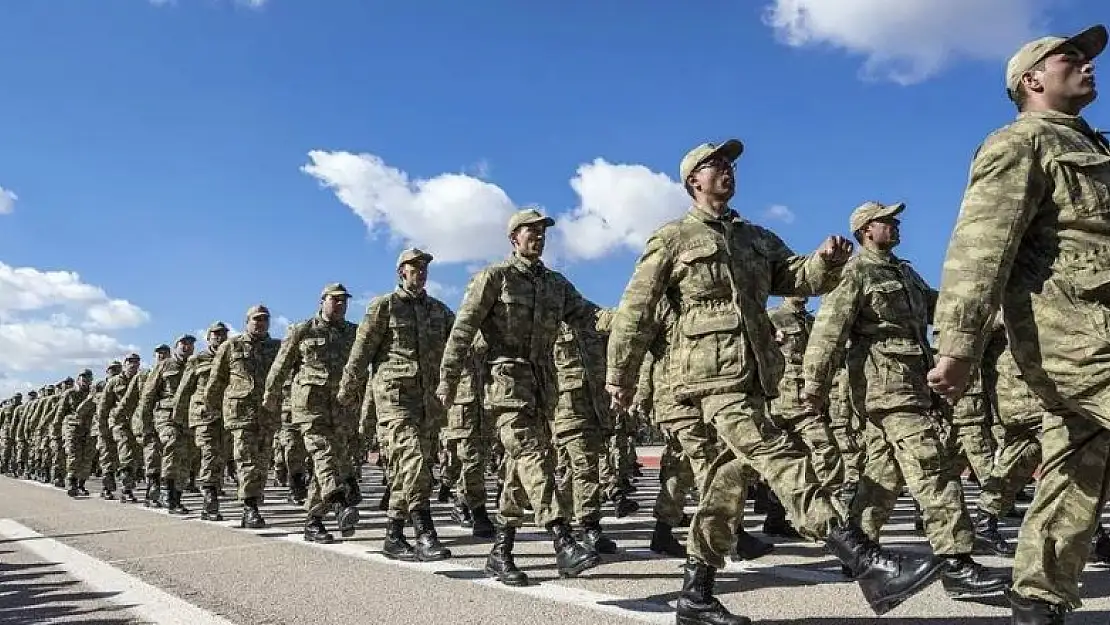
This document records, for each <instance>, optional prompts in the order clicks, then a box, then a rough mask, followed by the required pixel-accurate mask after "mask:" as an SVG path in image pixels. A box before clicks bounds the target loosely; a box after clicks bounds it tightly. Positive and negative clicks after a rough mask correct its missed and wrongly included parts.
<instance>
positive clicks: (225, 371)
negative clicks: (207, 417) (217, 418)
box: [203, 341, 231, 412]
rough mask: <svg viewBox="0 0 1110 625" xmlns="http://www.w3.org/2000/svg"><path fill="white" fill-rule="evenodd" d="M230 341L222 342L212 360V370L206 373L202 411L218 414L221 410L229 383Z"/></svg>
mask: <svg viewBox="0 0 1110 625" xmlns="http://www.w3.org/2000/svg"><path fill="white" fill-rule="evenodd" d="M230 354H231V341H224V342H223V344H222V345H220V348H219V349H217V350H216V355H215V356H214V357H213V358H212V368H211V369H209V372H208V382H207V383H206V384H205V386H204V389H203V391H204V409H205V410H207V411H208V412H219V411H220V409H221V408H223V403H224V391H226V390H227V385H228V382H230V381H231V356H230Z"/></svg>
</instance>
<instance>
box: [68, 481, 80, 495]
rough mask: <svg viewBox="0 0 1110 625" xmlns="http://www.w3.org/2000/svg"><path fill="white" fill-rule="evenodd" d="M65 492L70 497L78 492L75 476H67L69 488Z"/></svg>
mask: <svg viewBox="0 0 1110 625" xmlns="http://www.w3.org/2000/svg"><path fill="white" fill-rule="evenodd" d="M66 494H67V495H69V496H70V497H77V495H78V494H80V491H78V490H77V478H75V477H71V478H69V490H67V491H66Z"/></svg>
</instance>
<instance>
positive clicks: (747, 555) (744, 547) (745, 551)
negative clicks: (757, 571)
mask: <svg viewBox="0 0 1110 625" xmlns="http://www.w3.org/2000/svg"><path fill="white" fill-rule="evenodd" d="M735 538H736V540H735V542H734V543H733V548H732V560H733V561H734V562H736V561H739V560H755V559H757V558H762V557H763V556H765V555H767V554H769V553H771V552H772V551H774V550H775V545H774V543H768V542H763V541H762V540H759V539H758V538H756V537H755V536H752V535H751V534H749V533H748V532H747V530H745V529H744V526H743V525H741V526H738V527H737V528H736V534H735Z"/></svg>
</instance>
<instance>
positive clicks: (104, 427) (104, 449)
mask: <svg viewBox="0 0 1110 625" xmlns="http://www.w3.org/2000/svg"><path fill="white" fill-rule="evenodd" d="M122 370H123V363H121V362H119V361H118V360H116V361H112V363H111V364H109V365H108V367H107V369H106V370H105V379H103V380H101V381H99V382H97V383H96V402H95V405H94V406H93V424H94V426H93V429H94V431H95V432H96V433H97V436H96V453H97V465H98V466H99V467H100V471H101V477H102V479H101V485H102V487H103V488H102V490H101V492H100V496H101V497H103V498H104V499H115V490H116V474H117V473H118V472H119V447H118V446H117V445H116V440H115V439H114V438H112V424H111V422H110V421H109V419H108V412H107V411H103V412H102V411H101V410H100V406H101V404H103V403H104V393H105V391H106V390H107V389H108V380H111V379H112V378H114V377H115V376H117V375H119V374H120V373H121V372H122Z"/></svg>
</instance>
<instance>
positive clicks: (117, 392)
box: [96, 373, 134, 426]
mask: <svg viewBox="0 0 1110 625" xmlns="http://www.w3.org/2000/svg"><path fill="white" fill-rule="evenodd" d="M132 377H134V376H131V377H128V376H127V374H125V373H117V374H116V375H113V376H112V377H110V378H108V381H107V382H106V383H105V384H104V392H103V393H101V394H100V401H99V403H97V405H96V421H97V423H105V424H107V425H109V426H112V425H116V424H117V423H118V421H117V419H120V418H121V417H120V416H119V413H118V411H117V410H116V407H117V406H119V405H120V402H122V401H123V395H124V393H126V392H127V384H128V383H129V382H130V381H131V379H132ZM123 418H126V417H123Z"/></svg>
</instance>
